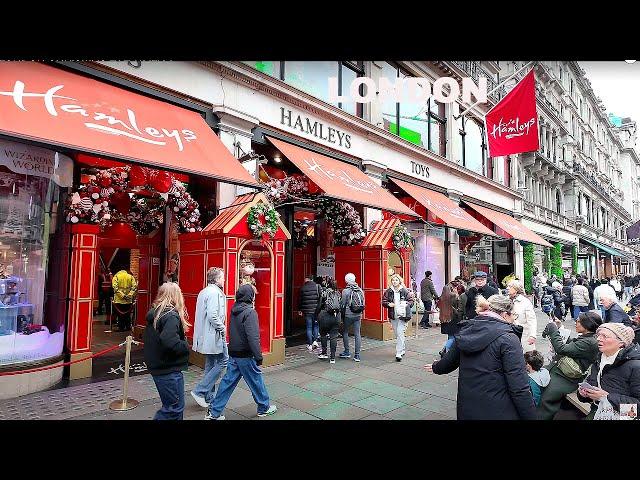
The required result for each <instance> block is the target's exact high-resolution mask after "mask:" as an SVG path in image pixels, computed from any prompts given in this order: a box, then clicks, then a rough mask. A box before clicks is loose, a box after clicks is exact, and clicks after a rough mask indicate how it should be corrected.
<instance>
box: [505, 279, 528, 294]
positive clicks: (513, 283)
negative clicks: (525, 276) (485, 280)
mask: <svg viewBox="0 0 640 480" xmlns="http://www.w3.org/2000/svg"><path fill="white" fill-rule="evenodd" d="M507 287H511V288H513V289H514V290H515V291H516V292H518V293H520V294H522V295H524V286H523V285H522V282H521V281H520V280H511V281H510V282H509V283H507Z"/></svg>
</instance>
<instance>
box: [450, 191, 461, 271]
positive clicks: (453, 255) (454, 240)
mask: <svg viewBox="0 0 640 480" xmlns="http://www.w3.org/2000/svg"><path fill="white" fill-rule="evenodd" d="M462 195H463V194H462V192H459V191H457V190H447V196H448V197H449V198H450V199H451V200H452V201H453V202H454V203H455V204H456V205H458V204H459V203H460V199H461V198H462ZM448 230H449V235H448V237H447V240H448V243H447V248H448V254H449V281H451V280H453V279H454V278H456V277H457V276H458V275H460V237H459V236H458V232H457V230H456V229H455V228H449V229H448Z"/></svg>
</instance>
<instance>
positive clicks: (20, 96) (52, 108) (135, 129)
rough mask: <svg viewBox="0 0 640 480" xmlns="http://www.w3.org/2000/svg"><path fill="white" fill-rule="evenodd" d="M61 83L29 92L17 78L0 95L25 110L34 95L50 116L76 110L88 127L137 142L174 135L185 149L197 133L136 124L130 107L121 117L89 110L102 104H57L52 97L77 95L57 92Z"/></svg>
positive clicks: (159, 142)
mask: <svg viewBox="0 0 640 480" xmlns="http://www.w3.org/2000/svg"><path fill="white" fill-rule="evenodd" d="M63 88H64V85H56V86H54V87H51V88H50V89H49V90H47V91H46V92H45V93H30V92H26V91H25V84H24V83H23V82H21V81H20V80H17V81H16V83H15V85H14V86H13V91H11V92H2V91H0V97H3V96H6V97H12V98H13V102H14V103H15V105H16V106H17V107H18V108H20V109H21V110H24V111H25V112H26V111H28V110H27V107H26V106H25V100H26V99H29V98H37V99H41V100H42V101H43V104H44V108H45V109H46V110H47V113H49V115H51V116H52V117H58V113H59V111H62V112H65V113H71V114H78V115H80V116H82V117H87V118H91V120H92V121H87V122H84V124H85V126H86V127H87V128H90V129H92V130H95V131H97V132H102V133H106V134H109V135H117V136H123V137H128V138H131V139H134V140H137V141H139V142H144V143H148V144H151V145H159V146H164V145H166V144H167V141H166V140H163V139H173V141H175V143H176V146H177V147H178V151H180V152H181V151H182V150H183V149H184V142H191V141H192V140H196V139H197V136H196V134H195V133H194V132H192V131H191V130H186V129H183V130H177V129H165V128H155V127H151V126H144V127H143V126H139V125H138V120H137V118H136V114H135V112H134V111H133V110H130V109H128V108H127V109H126V111H127V120H126V121H123V120H120V119H118V118H116V117H115V116H114V115H108V114H106V113H103V112H99V111H91V109H90V108H89V107H91V106H93V107H96V105H102V104H93V105H88V104H80V105H78V104H75V103H70V102H69V103H64V104H61V105H57V106H56V102H55V100H58V102H60V100H70V101H73V102H78V100H77V99H75V98H72V97H66V96H63V95H56V93H57V92H59V91H60V90H62V89H63ZM110 110H111V113H116V112H119V110H118V109H117V108H114V107H111V108H110ZM94 122H106V123H107V125H104V124H98V123H94Z"/></svg>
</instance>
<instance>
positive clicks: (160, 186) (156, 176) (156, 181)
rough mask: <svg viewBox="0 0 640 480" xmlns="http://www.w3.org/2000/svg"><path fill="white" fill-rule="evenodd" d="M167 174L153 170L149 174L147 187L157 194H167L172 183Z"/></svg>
mask: <svg viewBox="0 0 640 480" xmlns="http://www.w3.org/2000/svg"><path fill="white" fill-rule="evenodd" d="M172 180H173V179H172V178H171V175H169V172H165V171H164V170H154V171H153V172H151V173H150V174H149V186H150V187H151V188H153V189H154V190H156V191H157V192H159V193H167V192H168V191H169V189H170V188H171V182H172Z"/></svg>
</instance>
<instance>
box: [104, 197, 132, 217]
mask: <svg viewBox="0 0 640 480" xmlns="http://www.w3.org/2000/svg"><path fill="white" fill-rule="evenodd" d="M109 203H111V205H112V206H113V208H115V209H116V210H117V211H118V212H120V213H121V214H122V215H126V214H127V213H129V209H130V208H131V198H130V197H129V195H128V194H126V193H124V192H117V193H114V194H113V195H111V197H110V198H109Z"/></svg>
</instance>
